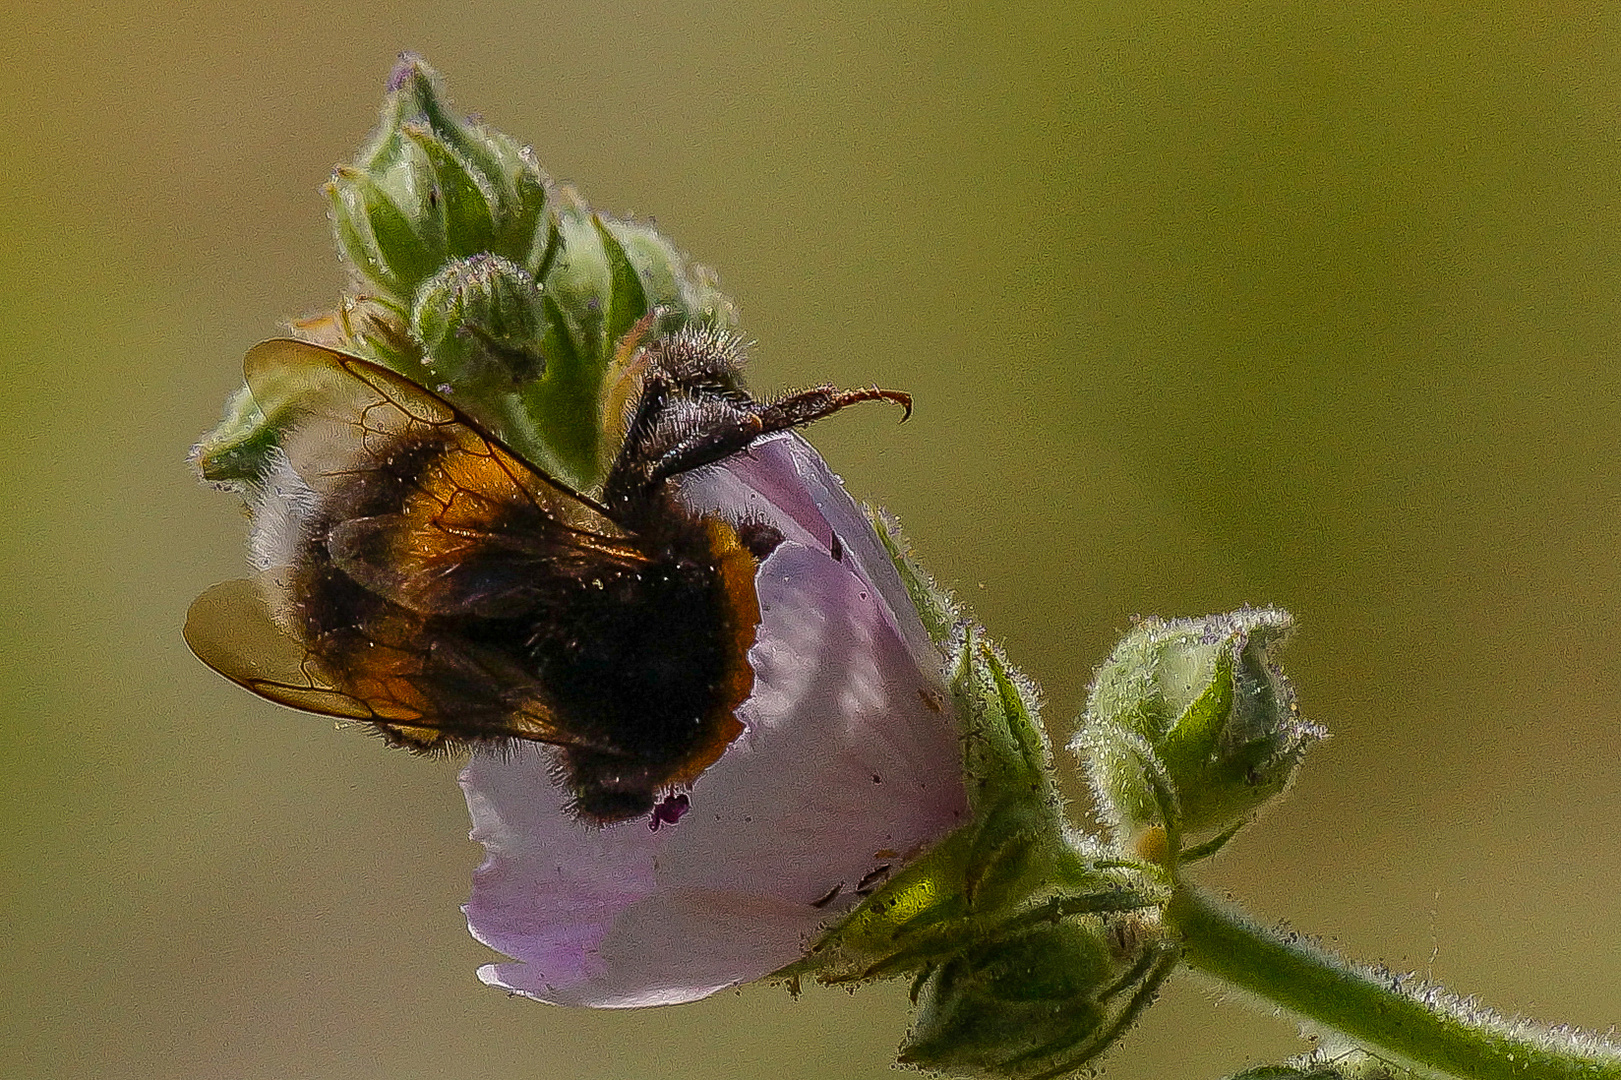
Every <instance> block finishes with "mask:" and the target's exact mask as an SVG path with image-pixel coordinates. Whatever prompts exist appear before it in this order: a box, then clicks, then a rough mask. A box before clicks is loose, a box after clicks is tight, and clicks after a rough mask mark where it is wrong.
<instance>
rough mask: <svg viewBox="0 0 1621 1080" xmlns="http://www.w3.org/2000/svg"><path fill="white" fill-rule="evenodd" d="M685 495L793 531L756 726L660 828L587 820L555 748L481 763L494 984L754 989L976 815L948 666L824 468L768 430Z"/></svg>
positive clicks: (474, 901)
mask: <svg viewBox="0 0 1621 1080" xmlns="http://www.w3.org/2000/svg"><path fill="white" fill-rule="evenodd" d="M680 498H681V500H682V501H683V502H684V503H685V504H686V505H687V506H688V507H690V508H691V509H693V510H696V511H699V512H702V513H705V514H713V515H714V516H717V517H721V518H724V519H726V520H728V521H731V522H733V523H741V522H746V521H747V522H763V523H766V524H769V525H771V526H773V527H775V528H776V529H777V530H779V531H780V532H781V534H782V536H783V541H782V543H781V544H780V545H778V546H777V547H776V549H775V550H773V551H772V552H771V554H770V555H769V556H767V557H766V559H765V560H764V562H762V563H761V565H760V568H759V572H758V575H757V577H756V579H755V587H756V591H757V593H758V595H759V600H760V626H759V630H758V634H757V637H756V641H755V644H754V647H753V648H752V649H751V650H750V651H749V661H750V663H751V664H752V665H753V667H754V673H755V682H754V690H753V693H752V695H751V696H750V697H749V699H748V700H747V701H745V702H744V703H743V705H742V706H741V707H740V708H739V709H738V719H739V720H740V721H742V723H743V725H744V728H745V730H744V732H743V734H742V735H740V736H739V737H738V738H737V739H736V740H735V741H734V742H733V743H732V744H731V746H730V747H728V748H727V750H726V752H725V753H724V754H723V755H722V756H721V758H720V760H718V761H717V762H716V763H715V764H713V765H711V766H710V767H709V768H708V769H707V770H706V771H705V772H704V773H703V774H702V775H701V776H700V777H699V778H698V779H697V781H696V782H695V783H694V784H693V785H692V789H691V791H690V792H689V793H688V797H689V798H690V806H689V807H687V808H685V810H684V812H683V811H682V808H681V807H680V806H679V805H677V804H674V803H667V804H666V806H665V807H663V808H661V811H663V812H661V813H660V815H659V818H660V819H661V820H660V821H659V825H660V827H658V828H653V827H651V826H652V824H653V823H652V822H650V821H649V820H648V819H637V820H630V821H623V822H618V823H615V824H612V825H607V826H598V825H593V824H589V823H586V822H582V821H581V820H579V819H578V818H577V817H575V816H574V815H572V814H570V813H569V812H568V810H567V807H568V804H569V802H570V800H571V798H572V797H573V795H572V793H571V792H569V791H568V790H566V789H565V788H564V787H563V786H561V785H559V783H558V782H557V779H556V777H555V774H554V768H553V766H552V764H551V763H550V760H549V759H548V756H547V751H546V750H544V749H543V748H541V747H538V746H533V745H527V744H526V745H523V746H520V747H518V748H516V749H514V750H512V751H510V752H509V753H506V754H502V753H500V752H493V751H487V750H481V751H478V752H476V753H475V754H474V756H473V759H472V760H471V762H469V764H468V766H467V768H466V769H465V770H464V771H463V773H462V776H461V783H462V787H463V789H464V791H465V793H466V796H467V805H468V808H469V810H470V811H471V812H472V817H473V831H472V836H473V838H474V839H475V840H478V841H479V842H481V843H482V844H483V845H484V847H485V849H486V858H485V860H484V863H483V865H482V866H480V867H479V868H478V870H477V871H476V872H475V873H474V876H473V895H472V898H471V899H470V901H469V902H468V904H467V906H466V909H465V910H466V912H467V921H468V926H469V928H470V929H471V930H472V933H473V935H474V936H475V937H476V938H478V939H479V940H480V941H482V942H484V943H485V944H487V945H489V946H491V947H492V948H495V949H497V950H499V951H500V952H502V953H505V954H506V955H507V956H510V957H512V959H513V962H508V963H497V964H489V965H486V966H485V967H483V968H481V969H480V971H479V977H480V978H481V979H483V980H484V981H485V982H487V983H490V984H492V985H495V986H501V987H505V988H507V989H508V990H511V991H514V992H515V993H519V994H523V995H526V996H529V997H533V998H538V999H540V1000H542V1001H550V1002H556V1003H558V1004H566V1005H590V1006H598V1007H632V1006H642V1005H665V1004H672V1003H675V1002H682V1001H691V1000H694V999H696V998H701V997H704V996H706V995H708V994H712V993H714V992H715V991H716V990H720V989H724V988H725V987H728V986H734V985H737V984H739V983H744V982H749V981H751V980H754V979H757V978H760V977H761V976H764V975H768V974H770V973H771V972H773V971H776V970H778V969H780V968H782V967H784V966H786V965H788V964H790V963H792V962H793V961H795V960H796V959H798V958H799V957H800V956H802V955H803V954H804V951H805V949H806V948H807V946H808V945H810V944H811V943H812V942H813V941H815V939H816V938H817V937H818V936H819V935H820V934H821V933H822V931H823V930H824V929H826V928H827V927H828V926H829V925H830V924H831V923H832V922H834V921H836V920H837V919H838V918H839V917H840V916H841V915H843V914H845V913H847V912H848V911H849V910H850V909H851V908H853V907H854V906H855V905H856V904H857V903H859V902H860V899H861V894H862V893H863V892H865V891H870V890H871V888H872V887H874V886H875V885H876V884H877V883H878V882H880V881H881V880H883V878H884V877H885V876H887V874H889V873H892V872H893V871H894V870H896V869H899V868H900V867H901V866H903V865H905V864H906V863H907V862H908V861H910V860H911V859H913V858H915V857H916V856H918V855H919V854H921V853H923V852H924V851H926V850H928V849H929V848H931V847H932V846H933V845H935V844H936V843H938V842H939V841H940V840H941V839H943V838H944V837H945V836H946V835H947V834H948V833H949V832H951V831H952V830H953V829H954V828H956V827H957V826H958V825H960V824H962V823H963V822H964V821H966V820H967V816H968V804H967V798H966V795H965V791H964V787H963V776H962V765H961V745H960V738H961V731H960V725H959V722H958V719H957V717H956V714H955V711H954V708H953V705H952V703H951V698H950V695H949V694H948V692H947V690H946V685H945V677H944V672H943V671H942V664H943V658H942V654H941V652H940V650H939V649H938V648H937V647H936V646H935V645H934V644H933V643H932V642H931V641H930V639H929V637H928V635H927V633H925V631H924V629H923V625H922V623H921V622H920V621H919V619H918V615H917V611H916V609H915V608H914V607H913V605H912V603H911V601H910V600H909V598H908V597H907V594H906V591H905V589H904V588H903V586H902V585H901V581H900V577H899V575H898V574H897V572H896V570H895V567H894V565H893V564H892V563H891V562H890V560H889V558H888V556H887V555H886V553H885V551H884V549H883V547H882V545H881V543H880V541H879V539H878V537H877V535H876V533H875V532H874V531H873V526H872V524H871V522H870V521H869V519H868V518H867V516H866V515H865V514H864V513H863V512H862V511H861V510H860V509H859V508H858V507H857V506H856V505H855V504H854V503H853V502H852V501H851V499H850V497H849V496H848V495H847V494H846V493H845V491H844V488H843V487H842V486H841V484H840V482H839V479H838V477H836V476H834V475H833V474H832V473H831V472H830V471H829V470H828V468H827V465H826V464H825V463H824V462H823V461H822V459H821V457H820V456H818V455H817V453H816V452H815V451H814V450H813V449H811V447H810V446H809V445H808V444H807V443H806V442H805V441H804V440H803V439H801V438H800V437H799V436H798V435H794V434H782V435H777V436H773V437H771V438H767V439H763V440H761V441H760V442H759V443H757V444H756V445H755V446H754V447H753V448H751V449H750V450H749V451H748V452H747V453H743V454H738V455H735V456H733V457H731V458H728V459H727V460H726V461H724V462H722V463H721V464H719V465H716V466H712V467H710V468H707V469H704V470H701V471H698V472H694V473H692V474H689V475H687V476H686V477H684V478H682V480H681V481H680ZM677 818H678V820H672V819H677Z"/></svg>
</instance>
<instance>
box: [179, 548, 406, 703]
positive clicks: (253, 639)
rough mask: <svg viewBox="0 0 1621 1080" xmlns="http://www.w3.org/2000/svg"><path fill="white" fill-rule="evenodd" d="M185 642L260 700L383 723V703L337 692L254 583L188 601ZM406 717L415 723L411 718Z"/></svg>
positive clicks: (228, 584)
mask: <svg viewBox="0 0 1621 1080" xmlns="http://www.w3.org/2000/svg"><path fill="white" fill-rule="evenodd" d="M185 635H186V644H187V645H189V646H191V651H192V652H194V653H196V654H197V659H199V660H201V661H202V662H203V663H205V664H207V665H208V666H209V667H211V668H213V669H214V670H215V671H217V672H219V673H220V674H221V675H224V676H225V677H226V678H227V679H230V680H231V681H232V682H234V683H237V684H238V685H240V686H244V687H246V688H247V689H249V690H252V691H253V692H254V693H255V694H258V695H259V696H260V697H266V698H269V699H270V700H271V701H274V702H277V703H279V704H282V705H289V706H291V707H292V708H295V709H303V710H304V711H306V712H313V713H321V714H322V715H325V716H337V717H341V718H342V719H345V720H381V719H383V718H384V717H383V716H382V715H380V713H379V707H380V706H381V707H382V708H383V709H384V711H393V710H388V709H387V706H386V705H385V704H384V703H381V702H379V703H375V704H374V703H369V702H365V701H362V700H360V699H359V698H357V697H354V696H352V695H350V694H346V693H344V692H343V691H341V690H338V689H337V688H335V687H334V686H333V685H332V684H331V683H330V682H328V681H327V680H326V678H325V677H324V676H322V675H321V674H320V673H319V672H318V671H317V670H316V668H315V666H314V665H313V664H312V663H311V661H310V654H309V650H308V649H306V648H304V646H302V645H300V644H299V643H298V642H297V641H294V640H293V638H292V637H291V636H289V635H288V634H287V632H286V631H284V630H282V629H281V627H279V626H277V625H276V624H275V622H273V621H272V620H271V618H270V609H269V608H268V607H266V605H265V598H264V596H263V594H262V593H261V592H260V589H259V584H258V582H255V581H248V580H243V581H222V582H220V583H219V584H218V585H215V586H214V587H213V588H211V589H209V590H208V591H207V592H205V593H203V595H201V596H199V597H198V598H197V599H196V600H194V601H192V604H191V610H190V611H188V612H186V630H185ZM404 718H410V719H415V717H414V716H410V715H409V714H408V711H407V716H406V717H404Z"/></svg>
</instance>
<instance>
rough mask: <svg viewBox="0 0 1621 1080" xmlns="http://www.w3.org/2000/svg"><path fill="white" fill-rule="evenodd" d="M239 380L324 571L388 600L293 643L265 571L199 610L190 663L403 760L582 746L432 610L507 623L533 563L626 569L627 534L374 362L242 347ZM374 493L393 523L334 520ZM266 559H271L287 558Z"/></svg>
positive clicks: (527, 686)
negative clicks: (390, 500) (486, 745)
mask: <svg viewBox="0 0 1621 1080" xmlns="http://www.w3.org/2000/svg"><path fill="white" fill-rule="evenodd" d="M244 368H245V372H246V375H247V381H248V386H249V388H250V389H251V390H252V392H253V395H254V400H255V402H256V403H257V404H258V405H259V407H260V409H261V410H262V411H263V412H264V413H265V414H266V415H267V416H268V417H270V418H271V420H272V422H273V423H274V424H275V426H276V428H277V430H278V435H279V438H278V447H279V449H280V450H281V451H282V453H284V454H285V455H286V457H287V461H288V463H289V464H290V465H291V466H292V468H293V471H294V472H296V473H297V474H298V477H299V479H300V480H302V481H303V483H304V484H305V485H307V487H308V489H309V490H308V492H305V493H302V494H299V495H297V496H296V498H297V499H305V500H313V504H314V507H315V508H318V510H310V511H309V512H311V513H312V514H314V516H316V517H317V518H319V519H320V520H321V521H323V522H332V521H333V519H334V517H335V518H336V522H335V523H334V524H330V525H327V526H326V528H327V532H326V534H325V536H324V544H325V547H326V549H327V552H326V554H327V556H329V557H330V560H331V563H332V565H334V566H335V567H337V568H338V569H340V570H342V571H343V572H344V573H345V574H346V575H348V576H349V577H350V578H351V579H352V580H353V581H354V582H355V583H356V584H358V585H359V586H361V587H362V588H363V589H365V590H366V591H368V592H370V593H373V594H374V595H376V596H377V597H379V598H381V599H382V600H386V601H388V602H389V603H390V604H391V605H394V606H392V607H390V608H387V609H386V610H385V611H384V613H383V614H382V615H379V616H377V617H375V618H369V619H368V620H367V621H366V622H365V624H364V625H358V624H357V625H339V626H328V627H327V628H326V629H325V630H324V631H323V633H322V635H321V637H320V638H319V640H316V641H306V640H303V639H302V637H301V635H302V633H303V631H302V630H300V631H295V630H294V629H292V626H293V625H294V624H295V623H296V622H297V621H298V620H297V618H296V614H295V612H294V611H293V610H292V609H295V608H296V607H297V604H296V603H295V602H293V601H292V598H291V597H290V595H289V593H288V586H287V585H286V581H287V580H289V578H290V576H291V575H290V570H291V568H290V567H289V566H286V565H271V566H269V567H268V568H267V569H266V570H265V571H264V572H263V573H262V574H261V575H260V577H259V578H258V579H257V580H248V581H233V582H226V583H224V584H222V585H217V586H215V587H214V588H212V589H210V590H208V591H207V592H205V593H204V594H203V595H202V596H201V597H199V598H198V599H197V601H196V602H195V603H194V604H193V605H192V608H191V611H190V613H189V614H188V616H187V621H186V641H187V643H188V644H189V645H190V646H191V648H192V651H193V652H195V653H196V654H197V656H198V657H199V658H200V659H201V660H202V661H203V662H204V663H206V664H208V665H209V666H210V667H212V668H213V669H214V670H216V671H218V672H219V673H220V674H222V675H224V676H225V677H226V678H228V679H231V680H232V681H234V682H236V683H239V684H240V685H242V686H244V687H246V688H247V689H249V690H251V691H253V692H254V693H256V694H259V695H260V696H261V697H265V698H268V699H270V700H271V701H275V702H278V703H280V704H283V705H288V706H291V707H293V708H295V709H304V710H306V711H309V712H316V713H321V714H324V715H327V716H335V717H339V718H342V719H347V720H358V721H365V722H369V723H372V724H374V725H376V727H377V728H378V729H379V730H380V731H381V732H382V734H383V735H384V736H385V737H386V738H388V739H389V740H390V741H391V742H397V743H402V744H404V745H407V746H410V747H412V748H413V749H417V750H434V749H439V748H442V747H445V746H447V745H449V744H452V743H455V742H459V741H472V742H480V741H484V742H487V741H498V740H501V739H509V738H522V739H529V740H533V741H536V742H547V743H556V744H561V745H571V746H573V745H582V744H581V742H580V740H579V739H578V738H577V737H571V736H569V735H567V734H565V733H563V732H561V731H560V730H559V729H558V728H557V726H556V725H555V724H554V723H553V721H552V716H551V712H550V710H549V708H548V707H547V705H546V703H545V698H544V695H543V694H542V693H541V688H540V687H539V686H538V685H537V684H536V683H535V681H534V679H533V678H532V677H531V676H529V675H527V674H526V673H524V672H522V671H520V670H517V669H516V668H515V665H514V664H513V663H512V662H511V661H510V660H509V659H508V658H505V657H502V656H500V655H497V654H495V653H493V652H488V651H485V650H483V649H481V648H480V647H479V646H477V645H475V644H473V643H471V642H470V641H469V640H468V639H467V638H466V637H465V636H464V635H458V634H454V633H446V632H444V631H443V629H442V627H441V625H440V624H439V623H438V622H436V621H435V620H434V619H433V618H432V616H457V617H459V616H470V617H474V618H478V617H485V618H489V617H499V616H501V615H506V614H511V613H512V612H513V610H514V609H515V608H520V609H521V606H522V605H523V604H524V603H528V602H532V601H533V599H534V598H535V592H534V589H535V588H536V586H535V581H536V580H537V578H541V577H544V575H537V574H536V573H534V571H535V569H536V567H537V566H539V565H540V564H542V563H545V564H547V565H550V566H557V565H558V564H560V563H566V561H567V560H569V559H577V560H594V563H593V565H609V566H611V565H614V564H619V565H624V566H636V565H640V563H641V562H642V561H644V560H643V556H642V555H641V554H640V553H639V552H637V551H636V550H635V548H634V547H633V546H631V545H630V544H629V543H628V539H627V536H626V534H625V532H624V530H622V529H620V528H619V527H618V526H617V525H615V524H614V523H613V522H612V521H611V520H610V519H609V518H608V517H607V515H606V513H605V511H604V510H603V509H602V508H601V507H600V506H598V505H596V504H595V503H593V502H591V501H590V500H589V499H586V498H585V497H583V496H581V495H579V494H577V493H575V492H573V491H571V490H569V489H568V488H567V487H565V486H564V485H562V484H559V483H557V482H556V481H554V480H552V479H551V478H550V477H547V476H545V475H544V474H542V473H540V472H539V471H537V470H536V469H534V468H531V467H530V466H529V465H527V464H525V463H524V462H523V461H522V460H521V459H519V458H518V457H517V456H516V455H515V454H513V453H512V452H511V451H509V450H507V449H506V448H505V447H503V446H502V445H501V444H500V443H498V442H497V441H495V440H494V439H492V438H490V437H488V436H486V435H484V434H483V433H482V432H480V431H479V430H478V428H477V427H476V426H475V425H474V424H473V422H472V421H471V420H469V419H468V418H467V417H465V416H464V415H462V414H461V413H460V412H458V411H457V410H456V409H455V408H454V407H452V406H451V405H449V404H448V403H447V402H445V401H443V400H441V399H440V398H438V397H436V396H434V395H433V394H431V393H429V392H428V391H426V390H424V389H422V388H421V387H419V386H417V385H416V384H415V383H412V382H410V381H409V380H407V379H405V378H403V377H401V376H399V375H397V374H395V373H393V372H391V371H388V370H387V369H385V368H381V367H378V366H377V365H375V364H372V363H370V362H368V361H365V360H362V359H359V358H357V357H353V356H349V355H346V354H344V353H341V352H337V351H334V350H331V349H327V348H325V347H322V346H318V345H312V344H309V343H307V342H300V341H292V340H287V339H278V340H273V341H267V342H264V343H263V344H261V345H258V346H256V347H255V348H253V349H252V350H251V351H250V352H249V353H248V356H247V360H246V362H245V364H244ZM411 452H418V453H423V454H425V455H426V458H425V459H424V460H426V462H427V467H425V468H421V467H419V468H416V469H414V470H403V471H402V469H401V467H400V464H399V463H398V462H397V461H396V460H395V458H396V457H397V456H398V455H400V454H402V453H411ZM417 465H418V466H421V465H422V462H418V463H417ZM382 490H392V491H393V492H394V493H395V494H396V495H398V496H399V497H398V498H396V499H394V503H395V505H396V506H397V508H398V512H390V513H383V514H377V515H374V516H361V517H348V518H345V516H344V515H345V513H346V512H352V509H351V508H352V507H354V506H356V505H360V504H363V503H364V502H365V501H366V498H367V493H368V492H377V491H382ZM266 497H267V498H272V499H273V498H280V497H281V496H279V495H267V496H266ZM307 509H308V508H307ZM275 548H276V549H277V551H278V552H279V553H278V554H277V555H276V556H275V557H272V558H270V559H269V560H268V561H269V562H271V563H273V564H274V563H277V562H281V561H282V560H283V559H286V560H287V561H291V560H293V559H294V558H296V557H297V556H296V551H294V550H293V548H292V547H290V546H288V545H285V544H280V545H275ZM555 576H556V575H555V574H554V575H553V577H554V578H555ZM600 749H603V750H606V751H607V752H610V753H611V752H613V749H612V748H611V747H602V748H600Z"/></svg>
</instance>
